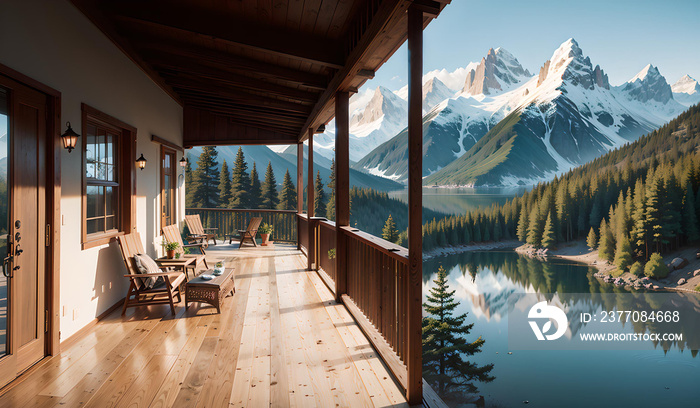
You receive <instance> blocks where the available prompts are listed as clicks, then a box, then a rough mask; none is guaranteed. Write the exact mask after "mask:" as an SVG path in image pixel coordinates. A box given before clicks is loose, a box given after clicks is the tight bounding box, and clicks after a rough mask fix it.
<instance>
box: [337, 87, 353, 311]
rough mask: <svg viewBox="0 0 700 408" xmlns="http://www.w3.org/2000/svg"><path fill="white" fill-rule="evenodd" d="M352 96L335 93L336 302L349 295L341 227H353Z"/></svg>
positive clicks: (345, 253) (346, 252)
mask: <svg viewBox="0 0 700 408" xmlns="http://www.w3.org/2000/svg"><path fill="white" fill-rule="evenodd" d="M349 100H350V94H349V93H348V92H338V93H336V94H335V228H336V231H335V248H336V249H335V251H336V259H335V270H336V281H335V299H336V300H337V301H338V302H340V297H341V296H342V295H343V294H345V293H347V290H348V289H347V282H348V248H347V245H346V243H345V238H346V237H345V234H344V233H343V231H342V230H341V229H340V227H343V226H348V225H350V102H349Z"/></svg>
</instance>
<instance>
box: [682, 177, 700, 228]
mask: <svg viewBox="0 0 700 408" xmlns="http://www.w3.org/2000/svg"><path fill="white" fill-rule="evenodd" d="M683 218H684V220H683V232H684V233H685V236H686V238H687V239H688V241H697V240H698V239H700V233H699V232H698V219H697V216H696V213H695V193H693V185H692V183H688V185H687V186H686V192H685V199H684V200H683Z"/></svg>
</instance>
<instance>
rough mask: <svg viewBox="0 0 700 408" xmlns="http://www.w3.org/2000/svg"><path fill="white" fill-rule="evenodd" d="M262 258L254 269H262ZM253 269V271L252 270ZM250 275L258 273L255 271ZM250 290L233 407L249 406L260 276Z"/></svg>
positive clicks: (239, 353) (237, 364)
mask: <svg viewBox="0 0 700 408" xmlns="http://www.w3.org/2000/svg"><path fill="white" fill-rule="evenodd" d="M260 265H261V260H260V259H256V260H255V263H254V264H253V268H252V271H255V272H258V271H259V270H260ZM252 271H251V272H252ZM249 275H258V273H253V274H249ZM250 279H251V283H250V290H249V291H248V302H247V305H246V317H245V320H244V322H243V329H242V330H243V333H242V336H241V338H242V339H244V340H246V341H241V346H240V350H239V352H238V361H237V362H236V372H235V376H234V379H233V388H232V392H231V398H230V401H229V405H230V406H232V407H246V406H248V397H249V395H250V389H251V384H252V383H251V380H252V370H253V360H254V357H255V354H254V353H255V342H256V338H255V333H256V329H257V321H256V318H257V315H258V313H259V312H260V311H259V310H258V305H259V303H258V295H257V294H258V293H259V291H261V290H262V282H261V281H260V280H259V279H258V276H252V277H251V278H250Z"/></svg>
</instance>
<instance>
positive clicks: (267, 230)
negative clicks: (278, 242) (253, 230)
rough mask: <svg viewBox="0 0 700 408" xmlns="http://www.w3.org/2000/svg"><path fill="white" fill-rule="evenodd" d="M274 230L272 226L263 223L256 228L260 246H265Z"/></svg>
mask: <svg viewBox="0 0 700 408" xmlns="http://www.w3.org/2000/svg"><path fill="white" fill-rule="evenodd" d="M273 230H274V229H273V228H272V225H270V224H268V223H266V222H265V223H263V225H262V226H260V228H258V232H259V233H260V237H261V238H262V246H267V244H268V242H270V235H272V231H273Z"/></svg>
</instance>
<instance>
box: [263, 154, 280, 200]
mask: <svg viewBox="0 0 700 408" xmlns="http://www.w3.org/2000/svg"><path fill="white" fill-rule="evenodd" d="M278 204H279V197H278V195H277V180H276V179H275V172H274V171H273V170H272V162H267V170H265V181H263V184H262V208H270V209H275V208H277V205H278Z"/></svg>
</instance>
